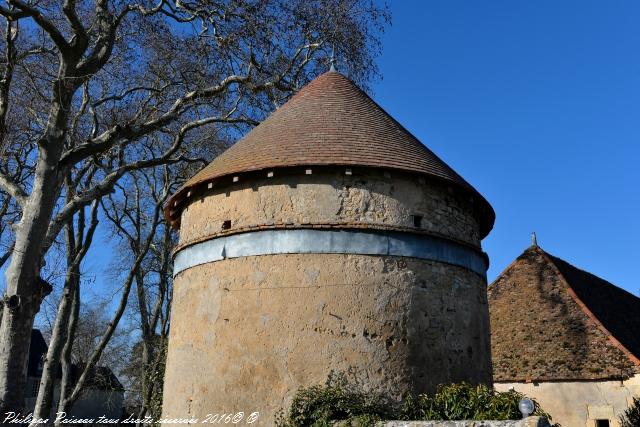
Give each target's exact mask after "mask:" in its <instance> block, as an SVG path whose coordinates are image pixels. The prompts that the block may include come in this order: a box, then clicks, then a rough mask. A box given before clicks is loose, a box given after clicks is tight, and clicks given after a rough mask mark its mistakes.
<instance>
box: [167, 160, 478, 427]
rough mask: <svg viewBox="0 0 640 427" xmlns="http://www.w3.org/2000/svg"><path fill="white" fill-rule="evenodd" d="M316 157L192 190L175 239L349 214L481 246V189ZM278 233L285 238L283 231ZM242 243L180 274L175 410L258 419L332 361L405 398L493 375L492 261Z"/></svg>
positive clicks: (365, 223)
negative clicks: (475, 195) (475, 264)
mask: <svg viewBox="0 0 640 427" xmlns="http://www.w3.org/2000/svg"><path fill="white" fill-rule="evenodd" d="M312 170H313V173H312V174H311V175H307V174H306V173H305V171H304V169H301V170H300V172H301V173H300V174H298V175H280V174H279V171H278V170H276V171H274V176H273V177H272V178H268V177H267V176H266V172H265V174H264V178H260V179H259V180H257V181H249V180H248V178H247V177H246V176H243V175H241V176H240V177H239V178H240V179H239V182H238V183H237V184H234V185H233V186H231V187H227V188H215V187H214V188H212V189H211V190H209V191H208V193H206V194H205V195H204V196H193V198H192V200H191V201H190V204H189V205H188V206H187V207H186V209H185V210H184V211H183V213H182V219H181V228H180V247H179V248H178V251H179V252H180V251H183V252H182V254H192V253H193V254H195V253H196V252H195V250H194V251H192V249H193V248H194V247H196V246H190V245H191V244H193V243H196V242H203V241H207V240H211V239H215V238H218V237H220V236H227V235H229V234H237V233H242V232H246V231H252V232H255V230H258V231H257V232H258V233H259V232H260V230H263V229H264V228H265V227H266V228H270V229H276V231H277V230H278V229H280V228H319V229H323V228H324V227H338V228H343V231H344V232H345V233H350V232H351V231H349V229H351V228H366V229H367V230H374V232H375V233H382V234H384V233H385V232H386V230H393V231H394V232H398V231H402V232H412V233H413V234H412V235H416V234H415V233H420V232H428V233H436V234H438V235H439V236H441V237H442V236H445V237H448V238H449V239H450V240H453V241H456V242H461V243H459V245H460V246H462V247H464V248H465V250H467V251H472V252H475V253H476V254H479V253H480V246H479V245H480V243H479V234H480V232H479V226H478V222H477V219H476V218H475V216H474V210H473V205H472V201H471V200H470V199H468V198H465V196H462V195H460V194H459V193H456V192H454V190H453V189H450V188H447V187H446V186H441V185H440V184H438V183H436V182H434V181H433V180H428V179H427V180H425V179H422V178H419V177H410V176H408V175H403V174H401V173H385V172H383V171H380V170H373V169H367V170H364V169H355V168H354V169H353V171H352V175H347V174H345V169H344V168H333V169H332V168H312ZM415 216H419V217H421V220H420V221H419V222H420V224H416V222H415V218H414V217H415ZM227 221H229V222H230V223H229V222H227ZM225 222H226V224H225ZM327 233H330V232H329V231H327ZM276 234H277V233H276ZM263 235H264V234H263ZM324 236H328V234H326V235H323V237H324ZM329 240H331V238H329ZM220 241H222V239H220ZM271 243H272V244H271V246H269V249H270V250H273V249H275V251H276V252H277V249H278V248H279V247H280V246H279V244H280V243H281V241H279V240H277V239H276V240H274V241H273V242H271ZM434 244H436V245H438V244H440V243H437V242H436V243H434ZM185 247H186V249H184V248H185ZM199 247H200V248H201V249H202V246H201V245H200V246H199ZM470 248H471V249H470ZM439 249H443V246H440V247H439ZM448 250H449V249H445V250H444V252H445V253H446V252H447V251H448ZM201 252H202V251H201ZM231 252H233V250H232V249H229V248H227V246H224V247H223V248H222V250H220V253H221V254H223V255H220V256H221V257H220V258H218V259H219V260H216V261H213V259H210V260H209V261H206V262H204V263H202V262H193V263H191V264H189V262H187V264H189V265H188V266H186V267H184V266H183V267H184V268H186V269H182V268H181V269H180V272H178V273H177V275H176V277H175V280H174V294H173V302H172V315H171V319H172V323H171V332H170V334H171V335H170V340H169V350H168V356H167V357H168V358H167V368H166V373H165V385H164V387H165V389H164V402H163V416H164V417H165V418H178V417H179V418H184V417H185V416H187V415H191V416H194V417H198V418H203V417H205V416H206V415H207V414H209V413H230V412H238V411H244V412H245V413H247V414H249V413H251V412H254V411H258V412H260V413H261V416H260V420H261V424H259V425H272V423H273V416H274V414H275V412H276V411H277V410H278V409H279V408H283V407H287V406H288V405H289V403H290V399H291V398H292V396H293V394H294V393H295V392H296V390H297V389H298V388H299V387H301V386H309V385H314V384H323V383H325V382H326V380H327V377H328V376H329V374H330V373H331V372H332V371H334V372H337V373H348V372H350V373H351V375H352V376H354V377H356V378H352V380H354V379H357V380H358V381H359V382H360V383H362V384H363V386H364V387H366V388H369V389H372V390H377V391H380V392H385V393H388V394H390V395H391V396H392V397H394V398H399V397H400V396H401V395H402V394H403V393H405V392H407V391H412V392H416V393H419V392H429V391H434V389H435V387H436V385H437V384H439V383H443V382H451V381H461V380H466V381H471V382H474V383H480V382H482V383H490V382H491V362H490V343H489V323H488V308H487V296H486V277H485V274H484V271H481V272H478V271H477V270H476V271H475V272H474V271H472V270H471V269H467V268H464V267H461V266H456V265H452V264H448V263H444V262H437V261H433V259H439V258H427V259H418V258H412V257H409V256H382V255H365V254H366V253H368V252H366V251H362V252H357V251H356V252H353V251H351V252H350V253H344V252H338V253H336V252H331V251H329V252H331V253H309V254H304V253H302V252H303V251H301V252H300V253H288V254H285V253H277V254H272V253H273V252H268V253H269V254H267V255H265V254H263V255H260V256H247V255H246V254H245V255H242V256H240V257H233V256H227V255H226V254H228V253H231ZM454 252H455V251H454ZM376 253H377V252H376ZM394 255H397V254H396V253H394ZM181 258H187V261H190V260H193V257H191V255H184V256H181ZM440 261H442V260H441V259H440ZM462 265H464V264H462Z"/></svg>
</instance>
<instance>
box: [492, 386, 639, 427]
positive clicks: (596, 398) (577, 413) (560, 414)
mask: <svg viewBox="0 0 640 427" xmlns="http://www.w3.org/2000/svg"><path fill="white" fill-rule="evenodd" d="M495 388H496V389H497V390H498V391H507V390H509V389H511V388H513V389H515V390H517V391H519V392H521V393H524V394H525V395H527V396H529V397H531V398H532V399H535V400H537V401H538V402H539V403H540V405H541V406H542V407H543V408H544V410H545V411H547V412H548V413H549V414H551V416H552V417H553V421H554V422H558V423H560V424H561V425H562V426H567V427H595V426H596V422H595V420H600V419H602V420H609V422H610V424H609V425H610V426H611V427H618V426H619V425H620V424H619V422H618V418H619V417H620V415H622V413H623V412H624V411H625V410H626V409H627V408H628V407H629V406H630V405H631V403H632V401H633V397H634V396H635V397H636V398H640V375H636V376H634V377H632V378H629V379H627V380H624V381H606V380H603V381H557V382H541V383H497V384H495Z"/></svg>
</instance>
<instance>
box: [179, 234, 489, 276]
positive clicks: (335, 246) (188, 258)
mask: <svg viewBox="0 0 640 427" xmlns="http://www.w3.org/2000/svg"><path fill="white" fill-rule="evenodd" d="M278 254H357V255H382V256H385V255H386V256H400V257H411V258H419V259H427V260H431V261H439V262H444V263H447V264H453V265H457V266H460V267H464V268H467V269H469V270H471V271H473V272H475V273H477V274H479V275H481V276H482V277H483V278H486V272H487V268H488V265H487V261H486V258H485V257H484V256H483V254H481V253H480V252H479V251H476V250H474V249H472V248H470V247H467V246H464V245H462V244H459V243H456V242H453V241H450V240H446V239H441V238H437V237H433V236H428V235H421V234H411V233H403V232H389V231H368V230H367V231H362V230H313V229H295V230H263V231H252V232H247V233H241V234H233V235H229V236H224V237H218V238H215V239H211V240H207V241H204V242H200V243H196V244H194V245H191V246H187V247H185V248H183V249H181V250H179V251H178V252H177V253H176V255H175V258H174V262H173V275H174V276H175V275H177V274H178V273H180V272H181V271H184V270H186V269H187V268H191V267H195V266H197V265H201V264H206V263H210V262H215V261H222V260H224V259H230V258H240V257H246V256H260V255H278Z"/></svg>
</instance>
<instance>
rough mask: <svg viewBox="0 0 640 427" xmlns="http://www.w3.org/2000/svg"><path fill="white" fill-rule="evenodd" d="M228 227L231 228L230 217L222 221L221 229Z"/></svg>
mask: <svg viewBox="0 0 640 427" xmlns="http://www.w3.org/2000/svg"><path fill="white" fill-rule="evenodd" d="M230 228H231V220H230V219H228V220H226V221H224V222H223V223H222V229H223V230H228V229H230Z"/></svg>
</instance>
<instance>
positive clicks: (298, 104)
mask: <svg viewBox="0 0 640 427" xmlns="http://www.w3.org/2000/svg"><path fill="white" fill-rule="evenodd" d="M312 165H316V166H318V165H337V166H370V167H379V168H387V169H396V170H401V171H404V172H410V173H416V174H422V175H428V176H430V177H434V178H436V179H438V180H441V181H444V182H446V183H449V184H453V185H455V186H457V187H459V188H463V189H465V190H466V191H468V192H469V193H470V194H471V195H473V196H474V200H476V203H477V205H478V208H479V211H480V212H482V218H481V224H480V225H481V230H482V234H483V237H484V236H485V235H486V234H488V232H489V231H490V230H491V228H492V227H493V221H494V212H493V210H492V208H491V206H490V205H489V203H488V202H487V201H486V200H485V199H484V198H483V197H482V196H481V195H480V194H479V193H478V192H477V191H476V190H475V189H474V188H473V187H472V186H471V185H470V184H469V183H467V182H466V181H465V180H464V179H463V178H462V177H461V176H460V175H458V174H457V173H456V172H455V171H454V170H453V169H451V168H450V167H449V166H448V165H447V164H445V163H444V162H443V161H442V160H440V158H438V157H437V156H436V155H435V154H434V153H433V152H432V151H431V150H429V149H428V148H427V147H425V146H424V145H423V144H422V143H421V142H420V141H418V140H417V139H416V138H415V137H414V136H413V135H411V133H409V132H408V131H407V130H406V129H405V128H403V127H402V125H400V124H399V123H398V122H397V121H395V120H394V119H393V118H392V117H391V116H390V115H389V114H387V112H385V111H384V110H383V109H382V108H381V107H380V106H379V105H378V104H376V103H375V102H374V101H373V100H372V99H371V98H370V97H369V96H367V94H366V93H364V92H363V91H362V90H360V89H359V88H358V87H357V86H356V85H355V84H354V83H353V82H351V81H350V80H349V79H347V78H346V77H344V76H343V75H341V74H340V73H337V72H332V71H330V72H327V73H324V74H322V75H320V76H319V77H317V78H316V79H314V80H313V81H312V82H310V83H309V84H308V85H306V86H305V87H304V88H302V89H301V90H300V92H298V93H297V94H296V95H295V96H293V97H292V98H291V99H290V100H289V101H288V102H287V103H286V104H284V105H283V106H282V107H280V108H279V109H278V110H276V111H275V112H274V113H273V114H271V116H269V117H268V118H267V119H266V120H265V121H263V122H262V123H260V125H258V126H257V127H256V128H254V129H253V130H252V131H251V132H249V133H248V134H247V135H246V136H245V137H244V138H242V139H241V140H240V141H239V142H237V143H236V144H235V145H233V146H232V147H231V148H229V149H228V150H227V151H225V152H224V153H223V154H221V155H220V156H219V157H217V158H216V159H215V160H214V161H213V162H212V163H211V164H209V165H208V166H206V167H205V168H204V169H202V170H201V171H200V172H199V173H197V174H196V175H195V176H193V177H192V178H191V179H190V180H189V181H188V182H187V183H186V184H185V186H184V187H183V188H181V189H180V191H178V192H177V193H176V194H174V195H173V196H172V198H171V200H170V201H169V204H174V205H175V202H176V201H178V202H179V201H180V200H181V199H182V198H184V196H185V194H186V193H187V192H188V190H189V189H191V188H193V187H194V186H196V185H198V184H201V183H205V182H209V181H211V180H215V179H216V178H220V177H223V176H228V175H232V174H237V173H243V172H249V171H257V170H268V169H272V168H280V167H292V166H312ZM179 211H180V210H179V209H176V210H175V212H174V213H173V215H170V216H173V218H172V220H177V218H176V216H177V215H179Z"/></svg>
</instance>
